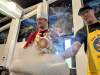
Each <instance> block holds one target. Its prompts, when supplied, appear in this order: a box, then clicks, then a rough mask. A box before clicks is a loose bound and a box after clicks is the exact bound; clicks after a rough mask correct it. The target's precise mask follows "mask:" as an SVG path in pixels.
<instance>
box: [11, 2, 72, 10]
mask: <svg viewBox="0 0 100 75" xmlns="http://www.w3.org/2000/svg"><path fill="white" fill-rule="evenodd" d="M12 1H14V2H16V3H17V4H19V5H20V6H21V7H22V8H27V7H29V6H32V5H35V4H37V3H40V2H42V1H43V0H12ZM65 4H66V5H67V6H69V5H70V4H71V0H57V1H55V2H54V3H52V4H50V5H51V6H62V5H65Z"/></svg>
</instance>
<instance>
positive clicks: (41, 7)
mask: <svg viewBox="0 0 100 75" xmlns="http://www.w3.org/2000/svg"><path fill="white" fill-rule="evenodd" d="M38 18H45V19H47V20H48V3H47V2H42V3H39V4H38V6H37V19H38Z"/></svg>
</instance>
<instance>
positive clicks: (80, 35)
mask: <svg viewBox="0 0 100 75" xmlns="http://www.w3.org/2000/svg"><path fill="white" fill-rule="evenodd" d="M85 40H86V31H85V30H84V29H83V28H81V29H80V30H78V31H77V33H76V35H75V41H78V42H80V43H81V44H83V43H84V41H85Z"/></svg>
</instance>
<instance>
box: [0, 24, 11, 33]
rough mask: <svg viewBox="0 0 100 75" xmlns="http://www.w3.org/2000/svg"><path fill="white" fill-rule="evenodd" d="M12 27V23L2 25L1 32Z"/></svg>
mask: <svg viewBox="0 0 100 75" xmlns="http://www.w3.org/2000/svg"><path fill="white" fill-rule="evenodd" d="M9 27H10V23H8V24H6V25H5V26H2V27H0V32H2V31H4V30H6V29H8V28H9Z"/></svg>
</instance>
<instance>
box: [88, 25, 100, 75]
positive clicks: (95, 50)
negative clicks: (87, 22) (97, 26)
mask: <svg viewBox="0 0 100 75" xmlns="http://www.w3.org/2000/svg"><path fill="white" fill-rule="evenodd" d="M87 49H88V50H87V56H88V69H87V75H100V30H95V31H93V32H91V33H89V30H88V26H87Z"/></svg>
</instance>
